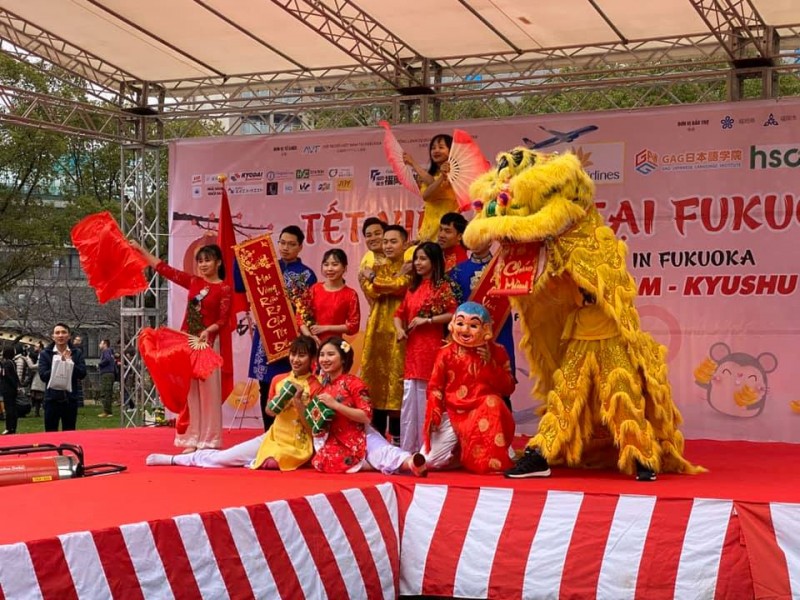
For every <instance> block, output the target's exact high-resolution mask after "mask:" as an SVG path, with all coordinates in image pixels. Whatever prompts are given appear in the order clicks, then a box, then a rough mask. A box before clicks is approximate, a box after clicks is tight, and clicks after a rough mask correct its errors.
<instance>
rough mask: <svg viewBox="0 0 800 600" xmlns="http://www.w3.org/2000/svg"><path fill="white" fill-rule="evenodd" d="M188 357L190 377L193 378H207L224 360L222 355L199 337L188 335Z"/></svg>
mask: <svg viewBox="0 0 800 600" xmlns="http://www.w3.org/2000/svg"><path fill="white" fill-rule="evenodd" d="M189 348H191V350H192V351H191V352H190V353H189V359H190V360H191V362H192V377H194V378H195V379H202V380H204V381H205V380H206V379H208V376H209V375H211V373H213V372H214V371H215V370H216V369H219V368H221V367H222V365H223V363H224V361H223V360H222V357H221V356H220V355H219V354H217V353H216V352H215V351H214V349H213V348H212V347H211V346H209V345H208V342H204V341H203V340H201V339H200V338H199V337H197V336H194V335H190V336H189Z"/></svg>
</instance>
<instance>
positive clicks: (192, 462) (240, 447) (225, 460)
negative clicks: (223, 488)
mask: <svg viewBox="0 0 800 600" xmlns="http://www.w3.org/2000/svg"><path fill="white" fill-rule="evenodd" d="M266 435H267V434H266V433H262V434H261V435H259V436H256V437H254V438H253V439H251V440H247V441H246V442H242V443H241V444H236V445H235V446H233V447H232V448H227V449H225V450H210V449H206V450H198V451H197V452H192V453H191V454H177V455H175V456H173V457H172V462H173V464H176V465H180V466H182V467H202V468H204V469H219V468H222V467H246V466H248V465H250V464H251V463H252V462H253V461H254V460H255V459H256V454H257V453H258V449H259V448H260V447H261V442H262V441H263V440H264V437H266Z"/></svg>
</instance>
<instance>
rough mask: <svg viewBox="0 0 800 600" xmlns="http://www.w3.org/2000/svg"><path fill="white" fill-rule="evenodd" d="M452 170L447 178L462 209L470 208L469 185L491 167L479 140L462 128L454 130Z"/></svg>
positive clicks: (449, 160) (451, 149) (451, 153)
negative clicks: (479, 145) (476, 140)
mask: <svg viewBox="0 0 800 600" xmlns="http://www.w3.org/2000/svg"><path fill="white" fill-rule="evenodd" d="M448 162H449V163H450V172H449V173H448V174H447V178H448V180H449V181H450V185H451V186H452V187H453V191H454V192H455V193H456V198H457V199H458V207H459V209H460V210H461V211H465V210H467V209H469V208H470V206H471V205H472V201H471V200H470V197H469V186H470V185H472V182H473V181H475V180H476V179H477V178H478V177H480V176H481V175H483V174H484V173H486V171H488V170H489V169H490V168H491V165H490V164H489V161H488V160H486V157H485V156H484V155H483V153H482V152H481V149H480V148H479V147H478V144H477V142H475V140H473V139H472V137H471V136H470V135H469V134H468V133H467V132H466V131H462V130H461V129H456V130H455V131H453V146H452V147H451V148H450V158H449V159H448Z"/></svg>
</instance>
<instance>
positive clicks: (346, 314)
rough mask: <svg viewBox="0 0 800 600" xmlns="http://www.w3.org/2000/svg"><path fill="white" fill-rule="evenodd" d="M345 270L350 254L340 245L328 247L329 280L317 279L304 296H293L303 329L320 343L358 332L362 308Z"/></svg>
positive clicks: (324, 259)
mask: <svg viewBox="0 0 800 600" xmlns="http://www.w3.org/2000/svg"><path fill="white" fill-rule="evenodd" d="M345 271H347V254H345V253H344V251H343V250H340V249H339V248H334V249H333V250H328V251H327V252H325V254H323V255H322V274H323V276H324V277H325V281H323V282H320V283H315V284H314V285H313V286H311V288H310V289H309V290H308V293H307V294H305V295H303V296H301V297H300V298H297V297H294V298H293V301H294V303H295V308H296V313H297V325H298V327H299V328H300V332H301V333H302V334H303V335H308V336H311V337H313V338H314V340H315V341H316V342H317V345H319V344H321V343H322V342H324V341H325V340H327V339H328V338H330V337H333V336H334V335H342V334H346V335H355V334H356V333H358V328H359V325H360V324H361V309H360V308H359V305H358V295H357V294H356V291H355V290H354V289H353V288H351V287H348V286H347V285H345V281H344V274H345ZM290 295H291V293H290Z"/></svg>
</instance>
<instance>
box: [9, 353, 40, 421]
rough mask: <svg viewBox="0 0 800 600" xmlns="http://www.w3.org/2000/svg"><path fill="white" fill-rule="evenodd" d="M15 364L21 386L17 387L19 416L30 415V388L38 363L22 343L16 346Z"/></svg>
mask: <svg viewBox="0 0 800 600" xmlns="http://www.w3.org/2000/svg"><path fill="white" fill-rule="evenodd" d="M14 365H15V366H16V368H17V378H18V379H19V387H18V389H17V406H16V408H17V418H18V419H20V418H22V417H26V416H28V413H29V412H31V403H30V400H29V399H28V390H29V389H30V385H31V381H32V380H33V374H34V373H35V371H36V365H35V364H34V362H33V360H31V357H30V356H29V355H28V351H27V349H26V348H25V346H23V345H22V344H16V345H15V346H14Z"/></svg>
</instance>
